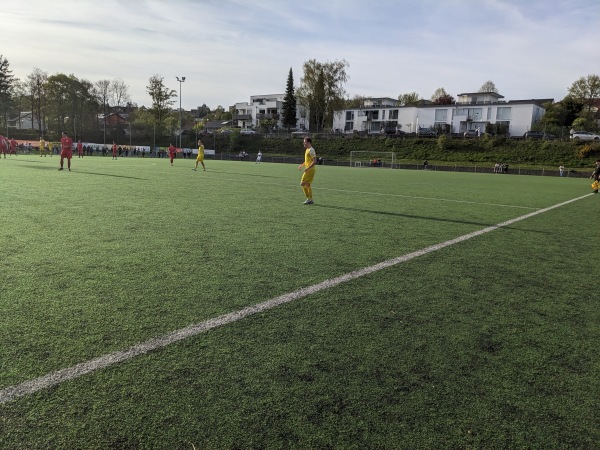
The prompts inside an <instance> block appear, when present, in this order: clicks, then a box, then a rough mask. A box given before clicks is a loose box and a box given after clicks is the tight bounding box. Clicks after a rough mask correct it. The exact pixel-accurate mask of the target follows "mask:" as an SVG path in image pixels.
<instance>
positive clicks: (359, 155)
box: [350, 151, 396, 169]
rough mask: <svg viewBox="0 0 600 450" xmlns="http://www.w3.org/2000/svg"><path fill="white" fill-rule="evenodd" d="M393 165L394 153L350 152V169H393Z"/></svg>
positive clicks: (394, 160) (394, 162)
mask: <svg viewBox="0 0 600 450" xmlns="http://www.w3.org/2000/svg"><path fill="white" fill-rule="evenodd" d="M395 164H396V154H395V153H394V152H366V151H351V152H350V167H389V168H390V169H393V168H394V167H395Z"/></svg>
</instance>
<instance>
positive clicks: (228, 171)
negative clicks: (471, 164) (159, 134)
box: [0, 155, 600, 449]
mask: <svg viewBox="0 0 600 450" xmlns="http://www.w3.org/2000/svg"><path fill="white" fill-rule="evenodd" d="M0 163H1V164H0V180H1V182H2V187H3V198H2V202H1V204H0V223H2V232H1V233H0V261H2V263H1V270H0V389H3V388H7V387H10V386H14V385H18V384H19V383H23V382H26V381H28V380H31V379H33V378H36V377H40V376H43V375H46V374H49V373H52V372H54V371H57V370H60V369H64V368H68V367H71V366H73V365H75V364H78V363H81V362H85V361H89V360H90V359H92V358H95V357H99V356H102V355H106V354H108V353H110V352H114V351H118V350H123V349H126V348H128V347H130V346H132V345H135V344H137V343H140V342H144V341H147V340H148V339H151V338H153V337H157V336H162V335H165V334H167V333H169V332H172V331H174V330H178V329H181V328H183V327H186V326H189V325H192V324H196V323H199V322H202V321H205V320H207V319H210V318H214V317H217V316H220V315H223V314H227V313H230V312H233V311H237V310H240V309H242V308H244V307H246V306H250V305H254V304H258V303H261V302H264V301H266V300H269V299H272V298H274V297H277V296H280V295H283V294H286V293H289V292H293V291H296V290H298V289H300V288H302V287H306V286H310V285H313V284H316V283H320V282H322V281H324V280H328V279H330V278H332V277H336V276H340V275H343V274H346V273H349V272H351V271H354V270H358V269H361V268H363V267H367V266H371V265H374V264H377V263H379V262H382V261H386V260H389V259H391V258H394V257H398V256H401V255H405V254H408V253H411V252H414V251H416V250H420V249H423V248H426V247H429V246H432V245H435V244H439V243H443V242H446V241H448V240H450V239H454V238H457V237H459V236H463V235H466V234H468V233H472V232H475V231H478V230H482V229H485V228H486V227H490V226H493V225H495V224H498V223H501V222H504V221H507V220H510V219H513V218H516V217H520V216H523V215H525V214H529V213H532V212H535V211H537V210H539V209H541V208H547V207H550V206H552V205H556V204H559V203H562V202H565V201H567V200H570V199H574V198H578V197H581V196H584V195H586V194H588V193H590V192H591V189H590V186H589V182H588V181H587V180H585V179H583V180H582V179H572V178H568V179H567V178H559V177H528V176H512V175H500V174H493V175H492V174H464V173H453V172H435V171H406V170H391V169H375V168H342V167H329V166H319V167H318V171H317V175H316V178H315V182H314V196H315V205H312V206H305V205H303V204H302V202H303V200H304V198H303V195H302V191H301V189H300V187H299V179H300V173H299V172H298V171H297V170H296V166H295V165H287V164H260V165H257V164H254V163H249V162H227V161H214V160H207V161H206V165H207V171H206V172H203V171H198V172H194V171H192V170H191V168H192V167H193V161H192V160H190V161H188V160H180V159H177V160H176V161H175V164H174V167H170V166H169V162H168V160H167V159H151V158H121V159H119V160H117V161H112V160H110V159H108V158H102V157H91V158H90V157H86V158H84V159H74V160H73V171H72V172H68V171H66V170H65V171H62V172H59V171H57V163H58V158H57V157H56V156H55V157H53V158H39V157H34V156H23V155H20V156H18V157H17V158H15V157H13V158H8V159H6V160H4V159H2V160H1V161H0ZM599 202H600V198H598V197H597V196H588V197H585V198H583V199H581V200H578V201H576V202H573V203H569V204H566V205H564V206H561V207H559V208H556V209H552V210H550V211H547V212H544V213H541V214H539V215H535V216H533V217H531V218H528V219H526V220H523V221H519V222H516V223H514V224H511V225H509V226H507V227H503V228H500V229H497V230H495V231H491V232H489V233H486V234H484V235H482V236H478V237H474V238H472V239H470V240H467V241H465V242H462V243H458V244H455V245H452V246H449V247H446V248H443V249H440V250H438V251H434V252H431V253H428V254H426V255H423V256H420V257H417V258H414V259H411V260H410V261H407V262H404V263H401V264H398V265H395V266H393V267H389V268H387V269H384V270H381V271H378V272H375V273H372V274H370V275H366V276H364V277H361V278H357V279H354V280H352V281H349V282H346V283H342V284H340V285H338V286H336V287H332V288H329V289H325V290H321V291H319V292H317V293H314V294H312V295H309V296H306V297H303V298H301V299H299V300H296V301H294V302H291V303H288V304H285V305H282V306H279V307H277V308H274V309H271V310H268V311H266V312H263V313H260V314H257V315H253V316H250V317H247V318H245V319H243V320H240V321H237V322H234V323H231V324H228V325H225V326H222V327H218V328H215V329H212V330H210V331H208V332H206V333H202V334H199V335H197V336H195V337H191V338H189V339H186V340H183V341H181V342H179V343H176V344H173V345H170V346H168V347H165V348H162V349H159V350H155V351H152V352H150V353H148V354H146V355H142V356H138V357H136V358H134V359H132V360H129V361H126V362H123V363H119V364H116V365H113V366H110V367H108V368H104V369H101V370H99V371H96V372H93V373H90V374H87V375H84V376H82V377H80V378H76V379H73V380H71V381H68V382H65V383H61V384H59V385H56V386H53V387H50V388H47V389H42V390H40V391H39V392H36V393H34V394H30V395H26V396H23V397H19V398H16V399H13V400H11V401H9V402H6V403H4V404H1V405H0V447H2V448H11V449H12V448H28V449H29V448H98V449H101V448H102V449H104V448H127V449H131V448H153V449H154V448H164V449H175V448H177V449H179V448H181V449H192V448H196V449H200V448H357V449H358V448H360V449H363V448H411V449H413V448H415V449H418V448H423V449H425V448H472V449H477V448H481V449H483V448H557V449H558V448H593V447H594V446H595V445H596V444H597V442H600V431H599V428H598V426H597V419H598V407H599V406H600V405H599V404H598V403H599V400H598V399H600V381H598V380H600V365H599V363H598V361H600V349H599V347H598V345H597V342H598V340H599V338H600V312H599V311H600V308H598V306H599V303H598V302H599V301H598V296H597V292H596V291H597V289H596V285H595V278H596V277H595V275H594V274H595V271H596V267H597V260H598V248H600V245H599V244H600V235H599V234H598V232H597V226H596V222H597V220H596V219H595V218H597V217H598V213H599V212H600V203H599Z"/></svg>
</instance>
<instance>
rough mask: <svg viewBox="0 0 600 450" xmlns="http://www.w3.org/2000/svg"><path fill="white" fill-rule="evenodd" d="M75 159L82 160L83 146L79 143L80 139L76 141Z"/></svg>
mask: <svg viewBox="0 0 600 450" xmlns="http://www.w3.org/2000/svg"><path fill="white" fill-rule="evenodd" d="M77 155H78V156H77V157H78V158H83V144H82V143H81V139H79V140H78V141H77Z"/></svg>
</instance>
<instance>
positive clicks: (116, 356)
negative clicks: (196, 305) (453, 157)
mask: <svg viewBox="0 0 600 450" xmlns="http://www.w3.org/2000/svg"><path fill="white" fill-rule="evenodd" d="M591 195H594V194H593V193H590V194H586V195H584V196H582V197H578V198H574V199H571V200H567V201H566V202H562V203H558V204H556V205H553V206H550V207H548V208H543V209H538V210H537V211H534V212H531V213H529V214H525V215H524V216H520V217H517V218H515V219H510V220H507V221H506V222H502V223H499V224H497V225H493V226H490V227H487V228H483V229H482V230H479V231H474V232H472V233H469V234H465V235H463V236H459V237H457V238H455V239H451V240H449V241H446V242H442V243H441V244H435V245H432V246H430V247H425V248H423V249H421V250H417V251H415V252H412V253H408V254H406V255H403V256H398V257H396V258H392V259H389V260H387V261H383V262H380V263H378V264H375V265H373V266H369V267H364V268H362V269H359V270H356V271H353V272H349V273H347V274H344V275H340V276H339V277H335V278H331V279H329V280H325V281H322V282H320V283H317V284H313V285H312V286H307V287H304V288H301V289H298V290H297V291H294V292H290V293H288V294H283V295H280V296H279V297H275V298H272V299H271V300H267V301H264V302H262V303H258V304H256V305H253V306H248V307H246V308H242V309H240V310H239V311H234V312H231V313H228V314H224V315H222V316H219V317H215V318H213V319H208V320H205V321H204V322H200V323H197V324H195V325H190V326H189V327H185V328H181V329H180V330H176V331H173V332H172V333H169V334H167V335H164V336H159V337H156V338H152V339H149V340H147V341H145V342H142V343H140V344H136V345H134V346H132V347H129V348H128V349H126V350H121V351H117V352H113V353H109V354H107V355H103V356H99V357H98V358H94V359H91V360H89V361H85V362H82V363H80V364H76V365H74V366H72V367H68V368H66V369H60V370H57V371H56V372H52V373H49V374H47V375H44V376H41V377H39V378H35V379H33V380H29V381H25V382H23V383H21V384H17V385H15V386H9V387H6V388H4V389H2V390H0V404H3V403H6V402H9V401H12V400H14V399H16V398H18V397H23V396H25V395H29V394H33V393H35V392H37V391H40V390H42V389H47V388H49V387H52V386H55V385H58V384H60V383H63V382H65V381H69V380H73V379H75V378H79V377H80V376H82V375H85V374H88V373H91V372H95V371H96V370H100V369H103V368H105V367H108V366H112V365H113V364H117V363H120V362H123V361H127V360H129V359H132V358H134V357H136V356H139V355H143V354H145V353H148V352H150V351H153V350H157V349H160V348H163V347H166V346H168V345H170V344H173V343H175V342H178V341H181V340H184V339H187V338H189V337H192V336H196V335H197V334H200V333H203V332H205V331H208V330H212V329H213V328H217V327H221V326H223V325H227V324H229V323H232V322H237V321H238V320H241V319H244V318H246V317H248V316H252V315H254V314H258V313H260V312H263V311H267V310H269V309H273V308H275V307H277V306H279V305H283V304H286V303H290V302H293V301H294V300H298V299H300V298H303V297H306V296H308V295H311V294H314V293H316V292H319V291H321V290H323V289H328V288H331V287H334V286H337V285H339V284H341V283H345V282H347V281H351V280H354V279H356V278H360V277H362V276H364V275H368V274H370V273H373V272H378V271H380V270H383V269H386V268H388V267H391V266H395V265H397V264H400V263H403V262H406V261H410V260H411V259H414V258H417V257H419V256H423V255H427V254H428V253H431V252H435V251H437V250H441V249H443V248H446V247H449V246H451V245H454V244H459V243H461V242H464V241H467V240H469V239H472V238H474V237H477V236H481V235H482V234H486V233H489V232H491V231H494V230H497V229H499V228H502V227H506V226H509V225H512V224H513V223H516V222H520V221H522V220H525V219H529V218H530V217H533V216H536V215H538V214H542V213H545V212H548V211H550V210H553V209H556V208H560V207H561V206H564V205H568V204H569V203H573V202H576V201H578V200H581V199H584V198H586V197H589V196H591Z"/></svg>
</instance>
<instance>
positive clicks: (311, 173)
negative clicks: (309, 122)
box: [298, 137, 317, 205]
mask: <svg viewBox="0 0 600 450" xmlns="http://www.w3.org/2000/svg"><path fill="white" fill-rule="evenodd" d="M304 149H305V150H304V163H302V164H300V165H299V166H298V170H303V173H302V180H300V186H301V187H302V191H304V195H305V196H306V201H305V202H304V204H305V205H312V204H313V203H314V201H313V196H312V187H311V184H312V182H313V179H314V178H315V172H316V171H317V169H316V164H317V154H316V153H315V149H314V148H313V147H312V139H311V138H309V137H307V138H304Z"/></svg>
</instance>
